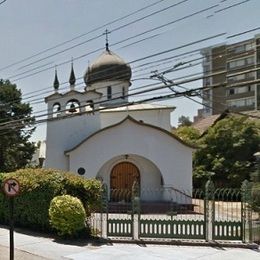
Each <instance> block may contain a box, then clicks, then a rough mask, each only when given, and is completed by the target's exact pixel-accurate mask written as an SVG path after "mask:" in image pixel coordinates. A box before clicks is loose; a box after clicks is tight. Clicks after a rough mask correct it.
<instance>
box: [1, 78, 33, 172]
mask: <svg viewBox="0 0 260 260" xmlns="http://www.w3.org/2000/svg"><path fill="white" fill-rule="evenodd" d="M31 112H32V108H31V107H30V105H29V104H27V103H23V102H22V94H21V91H20V90H18V89H17V87H16V85H15V84H11V82H10V81H9V80H0V136H1V138H0V172H10V171H14V170H16V169H19V168H23V167H25V166H26V165H27V163H28V162H29V161H30V160H31V158H32V155H33V153H34V150H35V146H34V144H33V143H31V142H29V138H30V136H31V134H32V133H33V131H34V129H35V128H34V127H33V123H34V118H32V117H31Z"/></svg>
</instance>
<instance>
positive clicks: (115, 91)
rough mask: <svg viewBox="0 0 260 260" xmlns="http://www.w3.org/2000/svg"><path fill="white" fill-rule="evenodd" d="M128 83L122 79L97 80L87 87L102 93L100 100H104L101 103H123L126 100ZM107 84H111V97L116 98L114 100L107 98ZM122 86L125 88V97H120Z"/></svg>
mask: <svg viewBox="0 0 260 260" xmlns="http://www.w3.org/2000/svg"><path fill="white" fill-rule="evenodd" d="M129 84H130V83H129V82H128V81H122V80H109V81H99V82H96V83H94V84H92V85H91V86H90V87H89V89H90V90H95V91H97V92H100V93H102V94H103V95H102V99H101V101H106V102H105V103H103V104H106V103H107V104H118V103H124V102H127V101H128V87H129ZM108 86H111V89H112V93H111V94H112V99H114V98H116V99H115V100H108V97H107V87H108ZM123 88H124V90H125V98H122V95H123ZM117 98H118V99H117Z"/></svg>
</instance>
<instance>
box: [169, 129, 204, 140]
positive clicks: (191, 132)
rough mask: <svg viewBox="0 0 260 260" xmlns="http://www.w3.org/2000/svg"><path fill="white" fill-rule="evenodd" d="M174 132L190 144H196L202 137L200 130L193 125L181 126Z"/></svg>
mask: <svg viewBox="0 0 260 260" xmlns="http://www.w3.org/2000/svg"><path fill="white" fill-rule="evenodd" d="M173 133H174V134H176V135H177V136H178V137H179V138H181V139H182V140H183V141H185V142H187V143H189V144H196V143H197V141H198V139H199V137H200V132H199V131H198V130H197V129H195V128H194V127H192V126H180V127H178V128H177V129H176V130H174V131H173Z"/></svg>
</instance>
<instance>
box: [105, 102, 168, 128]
mask: <svg viewBox="0 0 260 260" xmlns="http://www.w3.org/2000/svg"><path fill="white" fill-rule="evenodd" d="M171 112H172V108H169V109H154V110H153V109H146V110H131V106H129V110H128V111H127V110H125V111H116V112H114V111H113V112H112V111H111V112H109V111H101V112H100V118H101V127H102V128H104V127H107V126H109V125H113V124H116V123H118V122H120V121H122V120H123V119H124V118H126V117H127V116H128V115H129V116H131V117H133V118H134V119H136V120H137V121H140V120H142V121H143V122H144V123H147V124H151V125H155V126H158V127H161V128H164V129H166V130H168V131H170V130H171V122H170V118H171V116H170V114H171Z"/></svg>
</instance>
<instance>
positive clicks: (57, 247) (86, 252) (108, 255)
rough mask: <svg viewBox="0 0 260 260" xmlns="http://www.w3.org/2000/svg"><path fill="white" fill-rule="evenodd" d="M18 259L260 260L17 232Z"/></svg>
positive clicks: (1, 247) (237, 253) (4, 248)
mask: <svg viewBox="0 0 260 260" xmlns="http://www.w3.org/2000/svg"><path fill="white" fill-rule="evenodd" d="M8 245H9V231H8V230H7V229H6V228H3V227H2V228H0V260H8V259H9V250H8ZM15 248H16V251H15V259H16V260H47V259H49V260H50V259H53V260H59V259H63V260H64V259H75V260H85V259H91V260H92V259H93V260H110V259H113V260H114V259H118V260H120V259H124V260H141V259H142V260H144V259H147V260H158V259H169V260H170V259H171V260H179V259H181V260H186V259H187V260H188V259H201V260H203V259H205V260H217V259H220V260H232V259H235V260H240V259H241V260H245V259H250V260H258V259H260V251H259V250H250V249H242V248H212V247H198V246H194V247H191V246H171V245H167V246H166V245H165V246H164V245H136V244H111V245H88V244H87V243H84V242H79V243H75V244H72V243H67V244H66V243H64V241H63V242H59V241H55V240H54V239H52V238H48V237H42V236H39V235H35V234H33V235H28V234H24V233H20V232H16V233H15Z"/></svg>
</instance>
